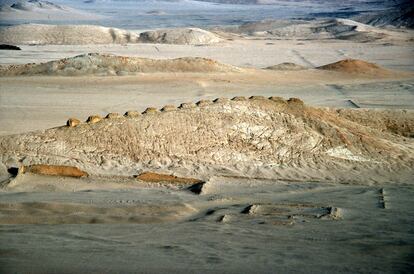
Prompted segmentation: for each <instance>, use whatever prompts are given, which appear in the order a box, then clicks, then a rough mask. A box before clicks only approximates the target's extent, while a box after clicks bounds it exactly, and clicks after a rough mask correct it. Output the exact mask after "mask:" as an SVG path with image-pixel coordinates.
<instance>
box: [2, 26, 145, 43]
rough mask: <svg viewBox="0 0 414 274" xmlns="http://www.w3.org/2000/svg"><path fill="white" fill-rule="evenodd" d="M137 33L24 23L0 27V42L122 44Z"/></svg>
mask: <svg viewBox="0 0 414 274" xmlns="http://www.w3.org/2000/svg"><path fill="white" fill-rule="evenodd" d="M138 37H139V36H138V35H137V34H135V33H133V32H130V31H126V30H121V29H117V28H106V27H101V26H92V25H42V24H25V25H17V26H10V27H3V28H0V42H2V43H9V44H18V45H23V44H36V45H38V44H40V45H45V44H51V45H84V44H111V43H116V44H123V43H136V42H137V41H138Z"/></svg>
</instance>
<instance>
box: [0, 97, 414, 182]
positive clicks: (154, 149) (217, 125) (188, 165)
mask: <svg viewBox="0 0 414 274" xmlns="http://www.w3.org/2000/svg"><path fill="white" fill-rule="evenodd" d="M366 111H367V112H366V113H365V114H364V115H370V116H373V117H375V119H376V121H378V123H364V122H361V123H359V121H362V120H363V118H361V119H354V118H352V119H347V117H353V116H358V112H355V114H354V113H353V114H352V116H350V115H349V114H348V115H347V116H345V115H339V114H338V112H337V111H336V110H334V109H333V110H330V109H318V108H313V107H308V106H305V105H303V102H302V101H300V100H299V99H290V100H288V101H284V100H283V99H281V98H277V97H275V98H271V99H266V98H263V97H260V96H256V97H252V99H250V100H240V98H237V100H233V101H230V100H225V99H220V100H217V101H216V102H215V103H212V104H208V105H207V104H203V106H202V107H201V106H198V107H195V106H193V107H191V108H187V107H186V108H184V106H183V108H180V109H178V110H176V111H168V112H157V113H147V114H144V115H142V116H139V117H136V118H127V117H125V118H120V119H104V120H101V121H100V122H98V123H95V124H87V123H84V124H80V125H78V126H76V127H60V128H54V129H49V130H46V131H40V132H33V133H27V134H21V135H13V136H5V137H1V138H0V152H1V155H3V158H2V162H7V161H8V159H9V158H10V157H12V158H14V159H16V158H15V157H17V159H21V160H22V161H23V163H22V164H24V165H31V164H40V163H41V164H55V165H62V164H63V163H64V164H65V165H72V166H77V167H78V168H80V169H82V170H85V171H86V172H88V173H89V174H90V175H94V174H95V175H97V174H100V173H101V172H103V170H102V163H103V162H106V163H108V164H109V163H110V166H111V170H112V172H113V173H114V174H116V173H117V172H118V171H117V168H116V167H117V166H118V167H121V166H122V168H123V169H125V168H130V169H131V170H135V172H136V170H137V169H139V168H142V169H144V170H151V169H153V168H163V169H165V171H166V172H167V173H168V172H169V171H168V170H170V172H172V171H174V170H175V168H178V167H179V169H180V170H181V172H182V171H183V170H187V172H189V174H191V173H194V172H195V173H197V174H195V175H196V176H195V177H197V178H205V177H206V176H207V177H208V176H211V174H215V175H218V174H222V173H223V169H224V170H226V172H225V173H226V174H227V173H228V172H230V173H229V174H230V175H234V176H236V175H238V176H239V175H242V176H253V177H259V178H273V179H282V178H283V179H288V178H289V177H290V176H293V177H294V178H295V180H301V179H304V180H322V181H324V180H326V179H327V178H329V180H330V181H341V182H348V183H351V182H358V183H364V182H365V183H367V182H384V181H387V182H401V181H404V180H407V176H408V178H409V177H410V176H411V177H412V175H413V174H412V170H413V166H414V158H413V156H412V155H414V154H413V142H412V140H411V139H407V138H406V137H404V136H412V134H413V132H412V129H413V127H412V124H413V120H414V113H413V112H412V111H405V112H403V113H401V112H393V111H387V112H383V113H380V114H379V113H378V112H377V111H368V110H366ZM349 112H351V113H352V111H351V110H350V111H349ZM367 113H369V114H367ZM401 116H403V117H404V119H399V118H400V117H401ZM388 120H392V121H396V120H398V121H399V122H397V123H399V126H398V128H399V130H395V127H394V126H392V124H390V123H388V124H390V126H389V127H384V126H383V125H382V123H381V122H380V121H388ZM384 124H387V123H385V122H384ZM79 136H87V138H79ZM45 140H50V141H49V142H45ZM125 143H128V144H129V145H128V146H125ZM75 159H76V160H75ZM107 168H108V167H105V169H107ZM104 173H105V174H106V173H107V171H106V172H104ZM397 174H398V176H397ZM193 176H194V175H193Z"/></svg>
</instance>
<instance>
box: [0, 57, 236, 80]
mask: <svg viewBox="0 0 414 274" xmlns="http://www.w3.org/2000/svg"><path fill="white" fill-rule="evenodd" d="M238 71H241V69H239V68H237V67H234V66H231V65H226V64H221V63H219V62H216V61H214V60H211V59H206V58H199V57H183V58H176V59H170V60H157V59H148V58H139V57H123V56H116V55H110V54H98V53H89V54H84V55H79V56H75V57H71V58H65V59H61V60H57V61H51V62H47V63H40V64H26V65H11V66H2V67H0V76H18V75H63V76H77V75H78V76H83V75H91V74H95V75H127V74H135V73H153V72H238Z"/></svg>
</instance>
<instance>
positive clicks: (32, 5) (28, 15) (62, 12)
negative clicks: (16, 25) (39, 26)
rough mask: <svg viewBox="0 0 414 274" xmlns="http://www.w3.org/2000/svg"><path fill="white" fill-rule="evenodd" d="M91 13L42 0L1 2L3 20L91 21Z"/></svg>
mask: <svg viewBox="0 0 414 274" xmlns="http://www.w3.org/2000/svg"><path fill="white" fill-rule="evenodd" d="M97 18H101V16H97V15H94V14H91V13H87V12H84V11H80V10H77V9H74V8H71V7H67V6H63V5H58V4H55V3H52V2H49V1H41V0H14V1H12V0H0V21H1V20H8V21H14V20H79V19H80V20H89V19H92V20H93V19H97Z"/></svg>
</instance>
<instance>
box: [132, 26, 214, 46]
mask: <svg viewBox="0 0 414 274" xmlns="http://www.w3.org/2000/svg"><path fill="white" fill-rule="evenodd" d="M139 41H140V42H144V43H160V44H177V45H209V44H214V43H218V42H220V41H221V39H220V38H219V37H218V36H217V35H215V34H214V33H212V32H209V31H206V30H202V29H199V28H177V29H164V30H153V31H146V32H143V33H141V34H140V36H139Z"/></svg>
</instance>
